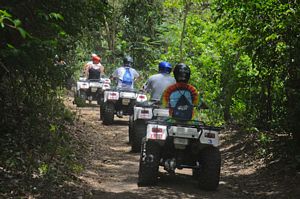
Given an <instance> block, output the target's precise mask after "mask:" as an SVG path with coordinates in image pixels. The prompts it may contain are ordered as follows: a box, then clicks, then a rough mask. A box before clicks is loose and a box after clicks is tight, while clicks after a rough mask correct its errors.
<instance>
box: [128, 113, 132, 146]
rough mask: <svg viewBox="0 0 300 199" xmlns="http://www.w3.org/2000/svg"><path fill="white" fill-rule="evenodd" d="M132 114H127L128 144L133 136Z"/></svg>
mask: <svg viewBox="0 0 300 199" xmlns="http://www.w3.org/2000/svg"><path fill="white" fill-rule="evenodd" d="M132 131H133V115H130V116H129V125H128V140H129V144H132V140H133V138H132V136H133V132H132Z"/></svg>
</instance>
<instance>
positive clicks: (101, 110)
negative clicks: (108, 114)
mask: <svg viewBox="0 0 300 199" xmlns="http://www.w3.org/2000/svg"><path fill="white" fill-rule="evenodd" d="M103 114H104V106H103V104H100V120H103Z"/></svg>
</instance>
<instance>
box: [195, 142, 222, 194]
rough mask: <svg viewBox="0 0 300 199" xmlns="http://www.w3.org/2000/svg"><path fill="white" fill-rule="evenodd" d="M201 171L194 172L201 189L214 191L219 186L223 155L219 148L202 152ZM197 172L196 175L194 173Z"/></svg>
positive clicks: (208, 148)
mask: <svg viewBox="0 0 300 199" xmlns="http://www.w3.org/2000/svg"><path fill="white" fill-rule="evenodd" d="M199 162H200V169H199V170H197V169H196V170H194V171H193V176H195V177H196V178H197V179H198V183H199V187H200V188H201V189H203V190H207V191H213V190H216V189H217V188H218V186H219V181H220V168H221V154H220V151H219V149H218V148H215V147H207V148H205V149H203V151H201V152H200V157H199ZM194 172H195V173H194Z"/></svg>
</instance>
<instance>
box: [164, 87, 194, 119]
mask: <svg viewBox="0 0 300 199" xmlns="http://www.w3.org/2000/svg"><path fill="white" fill-rule="evenodd" d="M161 101H162V106H163V107H167V108H169V111H170V116H171V119H174V120H176V121H190V120H193V117H194V107H195V106H197V105H198V103H199V96H198V92H197V90H196V88H195V87H194V86H192V85H190V84H186V83H176V84H173V85H171V86H169V87H168V88H167V89H166V90H165V91H164V93H163V95H162V100H161Z"/></svg>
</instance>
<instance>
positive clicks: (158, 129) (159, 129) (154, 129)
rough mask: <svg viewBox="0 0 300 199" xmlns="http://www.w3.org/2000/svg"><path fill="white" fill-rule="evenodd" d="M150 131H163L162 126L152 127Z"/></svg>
mask: <svg viewBox="0 0 300 199" xmlns="http://www.w3.org/2000/svg"><path fill="white" fill-rule="evenodd" d="M152 132H153V133H162V132H163V129H162V128H158V127H153V128H152Z"/></svg>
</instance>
